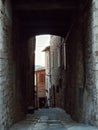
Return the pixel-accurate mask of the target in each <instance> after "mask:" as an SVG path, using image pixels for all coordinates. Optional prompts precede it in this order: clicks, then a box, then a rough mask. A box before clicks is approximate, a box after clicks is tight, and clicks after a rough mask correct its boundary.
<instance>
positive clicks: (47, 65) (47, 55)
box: [43, 46, 51, 106]
mask: <svg viewBox="0 0 98 130" xmlns="http://www.w3.org/2000/svg"><path fill="white" fill-rule="evenodd" d="M43 51H45V69H46V75H45V80H46V96H47V105H48V106H50V90H51V75H50V64H51V62H50V60H51V59H50V46H48V47H46V48H45V49H44V50H43Z"/></svg>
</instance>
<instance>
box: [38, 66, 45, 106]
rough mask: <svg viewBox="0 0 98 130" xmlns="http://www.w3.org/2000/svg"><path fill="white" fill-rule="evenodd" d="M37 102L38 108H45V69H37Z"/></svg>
mask: <svg viewBox="0 0 98 130" xmlns="http://www.w3.org/2000/svg"><path fill="white" fill-rule="evenodd" d="M35 79H36V82H35V83H36V85H35V93H36V97H35V100H36V101H35V103H36V105H35V106H36V108H43V107H45V104H46V100H47V99H46V87H45V69H43V68H42V69H39V70H36V71H35Z"/></svg>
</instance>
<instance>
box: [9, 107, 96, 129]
mask: <svg viewBox="0 0 98 130" xmlns="http://www.w3.org/2000/svg"><path fill="white" fill-rule="evenodd" d="M10 130H98V128H97V127H93V126H88V125H83V124H79V123H76V122H74V121H73V120H72V119H71V118H70V116H69V115H68V114H66V113H65V112H64V111H63V110H62V109H59V108H49V109H39V110H38V111H36V112H35V113H34V114H33V115H27V117H26V119H25V120H24V121H21V122H19V123H17V124H15V125H14V126H13V127H12V128H11V129H10Z"/></svg>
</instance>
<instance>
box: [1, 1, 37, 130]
mask: <svg viewBox="0 0 98 130" xmlns="http://www.w3.org/2000/svg"><path fill="white" fill-rule="evenodd" d="M11 9H12V8H11V3H9V0H6V1H2V0H0V130H8V129H9V127H10V126H11V125H12V124H13V123H15V122H17V121H19V120H21V119H23V118H24V116H25V113H26V110H27V107H28V106H29V105H32V104H33V95H32V93H33V92H32V91H33V87H34V83H33V81H34V76H33V72H34V56H35V55H34V50H35V38H31V37H27V39H26V41H25V40H24V41H23V43H25V44H21V35H20V27H19V19H17V18H16V16H15V19H13V17H12V10H11ZM13 25H14V26H13ZM22 38H23V37H22ZM30 38H31V39H30ZM25 59H26V60H25ZM25 72H26V73H25ZM24 77H25V78H24ZM25 83H26V88H25ZM24 89H25V91H24ZM23 92H24V93H23ZM25 92H26V93H25ZM24 95H25V96H24ZM25 99H26V101H25ZM25 106H26V107H25Z"/></svg>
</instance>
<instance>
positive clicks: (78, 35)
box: [65, 1, 97, 124]
mask: <svg viewBox="0 0 98 130" xmlns="http://www.w3.org/2000/svg"><path fill="white" fill-rule="evenodd" d="M92 5H93V4H92V1H89V2H88V3H87V5H86V7H85V8H83V9H81V8H80V7H79V9H80V10H78V14H77V20H76V22H75V23H74V26H73V28H72V31H71V33H70V35H69V38H68V39H67V41H66V44H67V87H66V98H65V99H66V102H65V104H66V110H67V112H68V113H70V114H71V115H72V117H73V118H74V119H75V120H77V121H81V122H85V123H90V124H95V120H96V118H95V117H96V112H97V111H96V107H97V106H96V105H97V103H96V101H97V100H96V98H97V97H96V83H97V82H96V78H95V69H94V68H95V67H94V64H95V62H94V59H95V58H94V56H93V52H94V49H93V45H97V44H96V43H94V44H93V37H95V36H94V35H93V30H92V29H93V26H94V22H92V21H93V17H92V16H93V8H92ZM95 5H96V4H95ZM94 10H95V9H94ZM80 16H81V17H80ZM94 29H95V28H94ZM94 31H95V30H94Z"/></svg>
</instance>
